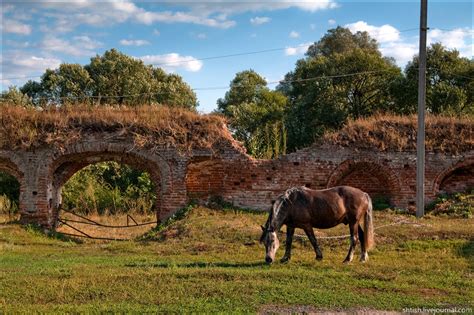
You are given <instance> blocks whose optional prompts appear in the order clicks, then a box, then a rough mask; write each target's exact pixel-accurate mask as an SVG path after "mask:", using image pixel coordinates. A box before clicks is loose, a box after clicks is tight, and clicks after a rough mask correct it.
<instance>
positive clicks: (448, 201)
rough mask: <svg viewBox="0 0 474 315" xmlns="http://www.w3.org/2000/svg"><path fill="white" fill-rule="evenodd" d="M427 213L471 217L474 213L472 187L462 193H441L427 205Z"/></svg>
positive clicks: (473, 190) (473, 189) (473, 191)
mask: <svg viewBox="0 0 474 315" xmlns="http://www.w3.org/2000/svg"><path fill="white" fill-rule="evenodd" d="M426 210H427V213H430V214H432V215H437V216H450V217H460V218H472V215H473V213H474V188H471V189H469V190H467V191H466V192H464V193H454V194H441V195H439V196H437V197H436V200H434V201H433V202H432V203H431V204H429V205H428V206H427V209H426Z"/></svg>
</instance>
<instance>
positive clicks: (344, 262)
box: [342, 259, 351, 265]
mask: <svg viewBox="0 0 474 315" xmlns="http://www.w3.org/2000/svg"><path fill="white" fill-rule="evenodd" d="M342 263H343V264H345V265H348V264H350V263H351V261H350V260H349V259H344V261H343V262H342Z"/></svg>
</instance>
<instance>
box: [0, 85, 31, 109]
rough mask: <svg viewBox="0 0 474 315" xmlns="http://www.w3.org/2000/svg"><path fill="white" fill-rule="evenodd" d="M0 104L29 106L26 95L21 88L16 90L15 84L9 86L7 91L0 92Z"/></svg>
mask: <svg viewBox="0 0 474 315" xmlns="http://www.w3.org/2000/svg"><path fill="white" fill-rule="evenodd" d="M0 98H1V101H0V106H2V105H14V106H24V107H26V106H31V105H32V104H31V102H30V99H29V97H28V95H25V94H24V93H23V92H22V91H21V90H18V88H17V87H15V86H10V87H9V88H8V91H3V92H2V93H1V94H0Z"/></svg>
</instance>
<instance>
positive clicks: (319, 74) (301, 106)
mask: <svg viewBox="0 0 474 315" xmlns="http://www.w3.org/2000/svg"><path fill="white" fill-rule="evenodd" d="M341 75H343V76H341ZM400 77H401V70H400V69H399V68H398V67H397V66H396V65H395V62H394V60H393V59H390V58H384V57H382V55H381V53H380V52H379V51H378V50H377V43H376V41H375V40H374V39H371V38H370V36H369V35H368V34H367V33H366V32H357V33H356V34H352V33H351V32H350V31H349V30H348V29H344V28H341V27H338V28H336V29H333V30H329V31H328V33H327V34H326V35H325V36H324V37H323V38H322V39H321V40H320V41H319V42H317V43H315V44H313V45H312V46H311V47H310V48H309V49H308V52H307V54H306V58H303V59H300V60H298V61H297V63H296V68H295V70H294V71H292V72H290V73H288V74H287V75H286V76H285V81H284V82H283V83H282V84H280V85H279V87H278V90H280V91H281V92H283V93H284V94H285V95H287V97H288V99H289V102H290V108H289V113H288V118H287V122H286V124H287V127H288V147H289V150H291V151H292V150H295V149H297V148H301V147H305V146H308V145H310V144H311V143H313V142H314V141H315V139H316V138H317V137H318V136H320V135H321V134H322V133H323V132H324V131H325V130H327V129H337V128H340V127H341V126H342V125H343V124H344V122H345V121H346V120H347V119H349V118H351V119H356V118H359V117H364V116H369V115H372V114H373V113H374V112H377V111H393V110H394V108H395V107H396V104H395V102H394V99H393V97H392V95H391V94H390V86H391V84H392V82H394V81H396V80H397V79H398V78H400Z"/></svg>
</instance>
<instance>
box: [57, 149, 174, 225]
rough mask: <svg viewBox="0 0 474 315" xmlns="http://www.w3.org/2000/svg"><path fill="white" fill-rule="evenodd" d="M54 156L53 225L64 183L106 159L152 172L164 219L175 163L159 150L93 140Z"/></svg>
mask: <svg viewBox="0 0 474 315" xmlns="http://www.w3.org/2000/svg"><path fill="white" fill-rule="evenodd" d="M54 156H56V158H55V159H54V160H53V162H52V163H51V166H50V168H49V178H50V182H51V198H50V200H49V204H50V206H51V208H52V211H53V218H52V219H53V222H52V225H53V226H55V225H56V223H57V217H58V212H59V209H60V206H61V188H62V186H63V185H64V184H65V183H66V182H67V181H68V180H69V178H71V177H72V176H73V175H74V174H75V173H77V172H78V171H79V170H81V169H82V168H84V167H86V166H88V165H91V164H95V163H99V162H106V161H115V162H118V163H121V164H127V165H129V166H131V167H134V168H136V169H140V170H143V171H146V172H148V173H149V174H150V177H151V179H152V181H153V182H154V184H155V194H156V203H155V210H156V215H157V219H158V221H159V220H161V219H162V216H161V210H162V206H163V196H164V194H166V193H167V192H168V191H170V190H171V189H172V177H171V166H170V165H169V163H168V162H167V161H165V160H164V159H162V158H161V157H160V156H159V155H158V154H156V153H155V152H150V151H145V150H140V149H137V148H135V147H134V146H133V145H126V144H125V145H124V144H113V145H111V144H107V143H103V142H102V143H98V142H89V143H82V144H76V145H74V146H72V147H69V148H67V149H65V150H64V151H62V152H56V154H55V155H54ZM165 214H166V213H165Z"/></svg>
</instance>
